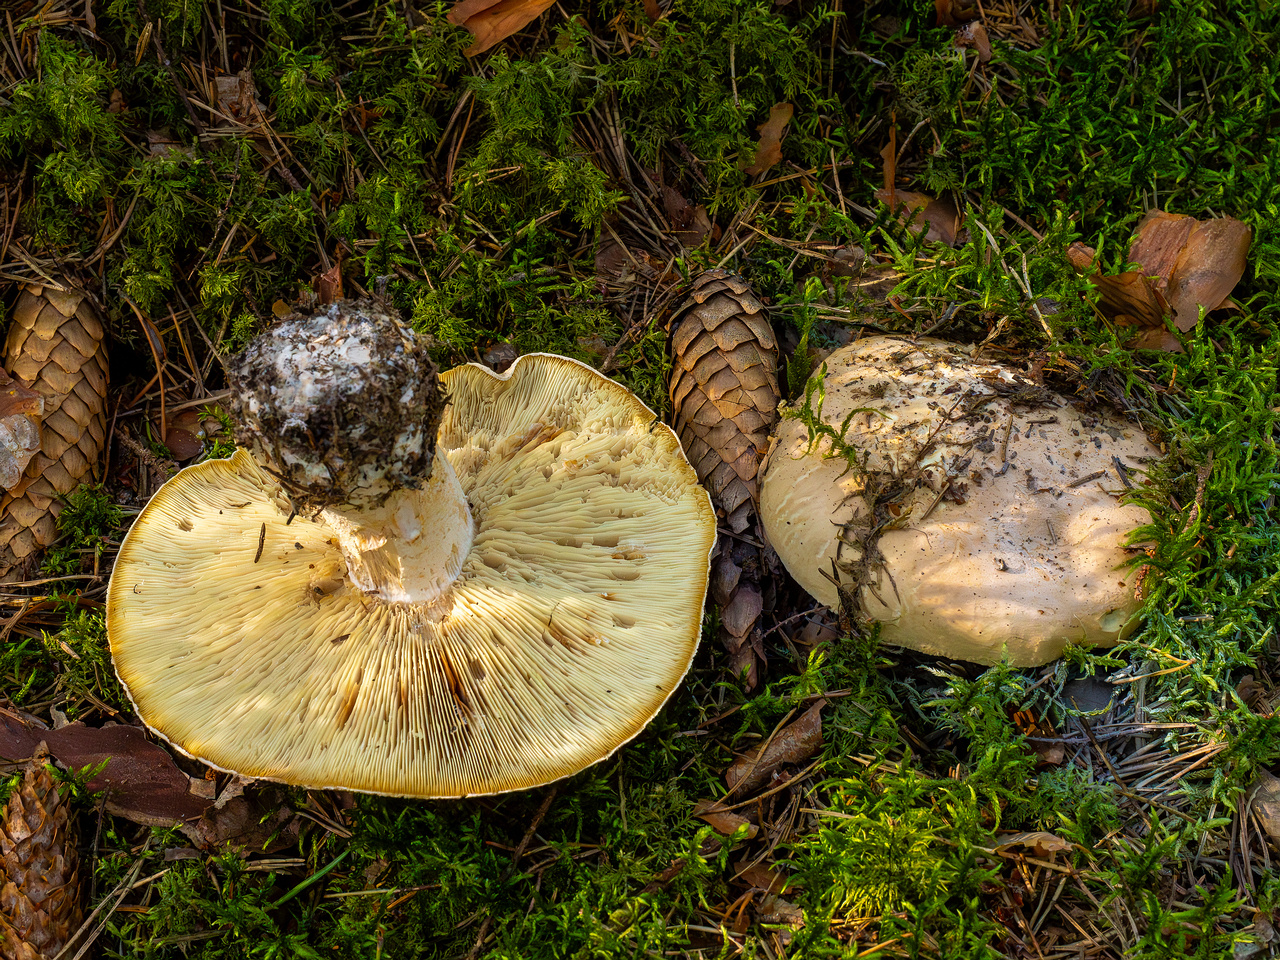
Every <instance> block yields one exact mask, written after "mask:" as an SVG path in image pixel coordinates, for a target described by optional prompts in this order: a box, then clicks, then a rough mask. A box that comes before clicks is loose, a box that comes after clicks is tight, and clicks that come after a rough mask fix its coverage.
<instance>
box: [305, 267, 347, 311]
mask: <svg viewBox="0 0 1280 960" xmlns="http://www.w3.org/2000/svg"><path fill="white" fill-rule="evenodd" d="M311 289H313V290H315V292H316V302H317V303H318V304H320V305H321V306H324V305H325V304H329V303H333V302H334V301H335V300H341V299H342V262H341V261H340V260H335V261H334V263H333V266H331V267H330V268H329V269H328V270H325V271H324V272H323V273H320V274H317V275H316V278H315V279H314V280H313V281H311Z"/></svg>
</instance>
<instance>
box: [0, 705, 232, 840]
mask: <svg viewBox="0 0 1280 960" xmlns="http://www.w3.org/2000/svg"><path fill="white" fill-rule="evenodd" d="M42 740H43V741H44V742H45V743H46V744H47V745H48V748H49V753H50V754H51V755H52V756H53V758H54V759H55V760H57V761H58V763H60V764H62V765H63V766H64V767H67V768H69V769H72V770H80V769H83V768H84V767H96V766H97V765H98V764H100V763H102V762H103V761H104V760H105V761H106V762H107V764H106V766H105V767H104V768H103V769H102V771H101V772H99V773H98V774H96V775H95V776H94V777H93V778H92V779H91V780H90V781H89V789H90V790H92V791H95V792H96V791H99V790H103V791H106V807H107V812H108V813H110V814H112V815H113V816H118V817H124V818H125V819H126V820H133V821H134V822H136V823H145V824H149V825H152V826H172V825H174V824H175V823H183V822H190V821H193V820H196V819H198V818H199V817H200V816H201V814H203V813H204V812H205V810H206V809H207V808H208V807H209V806H210V805H211V803H212V801H210V800H207V799H204V798H201V797H198V796H196V795H195V794H194V793H192V791H191V778H190V777H188V776H187V775H186V774H185V773H183V772H182V771H181V770H179V769H178V766H177V764H175V763H174V762H173V758H172V757H171V756H169V754H168V753H167V752H165V750H163V749H162V748H161V747H159V746H157V745H156V744H154V743H152V742H151V741H150V740H148V739H147V735H146V734H145V733H144V732H143V731H142V730H140V729H139V728H138V727H130V726H125V725H123V724H115V725H113V726H106V727H86V726H85V725H84V724H81V723H70V724H67V725H66V726H65V727H62V728H60V729H58V730H44V729H40V728H38V727H34V726H31V725H29V724H24V723H22V722H21V721H19V720H16V719H13V718H11V717H9V716H0V756H2V757H4V758H5V759H6V760H21V759H24V758H26V757H29V756H31V755H32V754H33V753H34V752H35V748H36V746H37V745H38V744H39V743H40V741H42Z"/></svg>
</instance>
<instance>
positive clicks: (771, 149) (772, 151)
mask: <svg viewBox="0 0 1280 960" xmlns="http://www.w3.org/2000/svg"><path fill="white" fill-rule="evenodd" d="M795 109H796V108H795V107H794V106H792V105H791V104H789V103H775V104H774V105H773V106H772V107H770V108H769V119H768V120H766V121H765V122H764V123H762V124H760V126H759V127H757V128H756V129H757V130H758V131H759V133H760V139H759V140H758V141H757V143H756V153H755V157H754V158H753V159H752V161H751V163H749V164H747V165H746V166H745V167H743V168H742V169H743V172H744V173H746V174H747V175H748V176H752V177H754V176H756V174H760V173H764V172H765V171H766V170H768V169H769V168H770V167H772V166H773V165H774V164H776V163H777V162H778V161H779V160H781V159H782V134H783V133H785V132H786V129H787V124H788V123H790V122H791V117H792V115H793V114H794V113H795Z"/></svg>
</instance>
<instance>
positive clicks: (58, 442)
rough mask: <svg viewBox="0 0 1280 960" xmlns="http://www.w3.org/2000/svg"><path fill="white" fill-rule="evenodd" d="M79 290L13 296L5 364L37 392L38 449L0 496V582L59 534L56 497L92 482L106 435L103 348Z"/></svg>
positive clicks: (19, 574)
mask: <svg viewBox="0 0 1280 960" xmlns="http://www.w3.org/2000/svg"><path fill="white" fill-rule="evenodd" d="M104 335H105V331H104V330H103V326H102V321H101V320H100V319H99V318H98V311H97V310H96V309H94V306H93V304H92V303H90V302H89V301H88V300H87V299H86V298H85V296H84V294H82V293H77V292H74V291H68V292H63V291H59V290H54V289H52V288H51V287H44V288H43V289H42V288H40V287H36V286H28V287H26V288H24V289H23V291H22V293H21V294H20V295H19V297H18V302H17V304H16V305H15V307H14V310H13V320H12V322H11V323H10V325H9V336H8V338H7V340H6V341H5V355H4V360H5V362H4V366H5V368H6V369H7V370H8V371H9V373H10V374H11V375H12V376H13V377H14V379H16V380H18V381H19V382H20V383H22V384H23V385H24V386H27V387H30V388H31V389H32V390H35V391H36V392H37V393H39V394H40V395H41V396H43V397H44V419H43V424H42V427H41V431H40V441H41V442H40V452H39V453H37V454H36V455H35V456H34V457H33V458H32V459H31V462H30V463H28V464H27V469H26V470H25V471H24V473H23V475H22V479H20V480H19V481H18V483H17V484H16V485H15V486H13V487H12V488H10V489H9V490H8V491H6V492H5V494H4V496H3V499H0V580H15V579H21V578H23V577H25V576H27V575H28V574H29V573H30V572H31V571H32V569H33V568H34V566H35V564H36V563H37V562H38V560H39V553H40V551H41V550H43V549H44V548H45V547H47V546H49V545H50V544H51V543H53V542H54V540H56V539H57V536H58V527H57V516H58V514H59V513H60V512H61V511H62V502H61V501H60V500H59V497H62V496H65V495H66V494H68V493H70V492H71V491H73V490H74V489H75V488H76V487H77V486H79V485H80V484H81V483H84V482H88V481H90V480H91V479H92V472H93V471H94V470H96V469H97V467H98V464H99V461H100V459H101V457H102V448H103V445H104V444H105V442H106V437H107V346H106V342H105V340H104Z"/></svg>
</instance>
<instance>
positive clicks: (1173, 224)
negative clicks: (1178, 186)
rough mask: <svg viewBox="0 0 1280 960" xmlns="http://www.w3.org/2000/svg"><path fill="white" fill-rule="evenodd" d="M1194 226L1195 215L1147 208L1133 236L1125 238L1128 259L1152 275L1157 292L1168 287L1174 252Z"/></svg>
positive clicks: (1176, 261)
mask: <svg viewBox="0 0 1280 960" xmlns="http://www.w3.org/2000/svg"><path fill="white" fill-rule="evenodd" d="M1195 225H1196V218H1195V217H1188V216H1184V215H1183V214H1180V213H1165V212H1164V211H1163V210H1149V211H1148V212H1147V215H1146V216H1145V217H1143V218H1142V221H1141V222H1140V223H1139V224H1138V226H1137V227H1135V228H1134V231H1133V239H1132V240H1130V241H1129V260H1130V262H1131V263H1140V264H1142V272H1143V273H1144V274H1145V275H1146V276H1148V277H1151V278H1152V284H1153V286H1155V288H1156V289H1157V290H1159V291H1160V292H1161V293H1164V292H1165V290H1167V289H1168V287H1169V277H1171V276H1172V275H1173V268H1174V267H1175V266H1177V263H1178V254H1179V253H1181V252H1182V248H1183V247H1184V246H1185V245H1186V243H1187V238H1188V237H1190V236H1191V231H1192V230H1194V229H1195Z"/></svg>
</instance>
